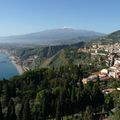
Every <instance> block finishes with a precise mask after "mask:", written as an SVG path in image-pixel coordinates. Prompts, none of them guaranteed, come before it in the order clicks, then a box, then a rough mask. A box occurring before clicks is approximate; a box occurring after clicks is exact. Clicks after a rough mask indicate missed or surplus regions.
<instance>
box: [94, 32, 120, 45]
mask: <svg viewBox="0 0 120 120" xmlns="http://www.w3.org/2000/svg"><path fill="white" fill-rule="evenodd" d="M93 41H94V42H99V43H102V44H114V43H116V42H120V30H118V31H115V32H113V33H110V34H108V35H106V36H104V37H99V38H97V39H95V40H93Z"/></svg>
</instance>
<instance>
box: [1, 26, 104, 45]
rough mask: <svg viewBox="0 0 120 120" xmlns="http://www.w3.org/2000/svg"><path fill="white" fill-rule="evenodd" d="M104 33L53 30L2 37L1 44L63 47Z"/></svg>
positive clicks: (67, 29) (68, 29)
mask: <svg viewBox="0 0 120 120" xmlns="http://www.w3.org/2000/svg"><path fill="white" fill-rule="evenodd" d="M103 35H104V34H102V33H97V32H94V31H87V30H78V29H72V28H64V29H52V30H46V31H42V32H36V33H31V34H25V35H17V36H8V37H0V42H2V43H4V42H7V43H11V42H12V43H26V44H28V43H29V44H40V45H61V44H62V45H63V44H72V43H77V42H80V41H87V40H90V39H93V38H96V37H99V36H103Z"/></svg>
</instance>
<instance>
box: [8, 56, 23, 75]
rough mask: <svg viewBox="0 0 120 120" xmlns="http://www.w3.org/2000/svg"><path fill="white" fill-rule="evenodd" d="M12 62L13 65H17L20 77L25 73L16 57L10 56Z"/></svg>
mask: <svg viewBox="0 0 120 120" xmlns="http://www.w3.org/2000/svg"><path fill="white" fill-rule="evenodd" d="M10 60H11V62H12V64H13V65H15V67H16V69H17V71H18V72H19V74H20V75H21V74H23V73H24V72H25V70H24V68H23V66H22V65H20V64H18V63H17V60H16V58H15V57H14V56H10Z"/></svg>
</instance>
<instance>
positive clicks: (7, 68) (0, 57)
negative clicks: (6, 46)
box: [0, 53, 19, 80]
mask: <svg viewBox="0 0 120 120" xmlns="http://www.w3.org/2000/svg"><path fill="white" fill-rule="evenodd" d="M18 74H19V72H18V70H17V68H16V67H15V65H13V64H12V62H11V60H10V59H9V56H8V55H7V54H4V53H0V80H2V79H3V78H5V79H9V78H11V77H13V76H14V75H18Z"/></svg>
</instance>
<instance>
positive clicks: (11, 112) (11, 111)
mask: <svg viewBox="0 0 120 120" xmlns="http://www.w3.org/2000/svg"><path fill="white" fill-rule="evenodd" d="M16 119H17V117H16V113H15V105H14V101H13V100H12V99H11V100H10V102H9V106H8V110H7V116H6V120H16Z"/></svg>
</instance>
